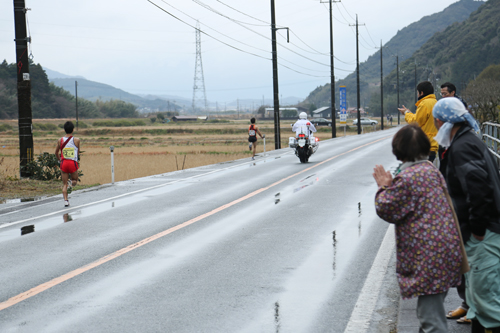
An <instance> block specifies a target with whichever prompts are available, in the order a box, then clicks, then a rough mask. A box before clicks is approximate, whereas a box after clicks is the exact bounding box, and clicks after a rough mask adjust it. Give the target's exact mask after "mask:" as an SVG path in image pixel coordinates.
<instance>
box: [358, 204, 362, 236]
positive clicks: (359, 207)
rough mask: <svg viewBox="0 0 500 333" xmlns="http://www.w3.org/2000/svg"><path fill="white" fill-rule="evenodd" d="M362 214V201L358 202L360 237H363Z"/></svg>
mask: <svg viewBox="0 0 500 333" xmlns="http://www.w3.org/2000/svg"><path fill="white" fill-rule="evenodd" d="M361 215H362V211H361V202H358V219H359V222H358V237H361V221H362V218H361Z"/></svg>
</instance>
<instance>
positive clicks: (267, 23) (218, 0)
mask: <svg viewBox="0 0 500 333" xmlns="http://www.w3.org/2000/svg"><path fill="white" fill-rule="evenodd" d="M216 1H217V2H219V3H221V4H223V5H224V6H226V7H229V8H231V9H232V10H234V11H236V12H238V13H240V14H243V15H245V16H248V17H250V18H253V19H254V20H257V21H259V22H262V23H265V24H266V25H271V23H269V22H266V21H263V20H261V19H258V18H256V17H253V16H251V15H248V14H247V13H244V12H242V11H240V10H238V9H236V8H233V7H231V6H229V5H227V4H225V3H224V2H222V1H220V0H216Z"/></svg>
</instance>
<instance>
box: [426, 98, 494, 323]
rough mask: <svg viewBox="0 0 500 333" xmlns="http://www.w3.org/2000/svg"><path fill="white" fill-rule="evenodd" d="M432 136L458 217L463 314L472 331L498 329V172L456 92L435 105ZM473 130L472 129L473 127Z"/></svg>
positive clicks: (474, 121)
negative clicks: (464, 267)
mask: <svg viewBox="0 0 500 333" xmlns="http://www.w3.org/2000/svg"><path fill="white" fill-rule="evenodd" d="M433 116H434V119H435V124H436V127H437V128H438V129H439V131H438V134H437V135H436V137H435V139H436V141H437V142H438V143H439V145H441V146H443V147H444V149H445V150H444V152H443V153H442V156H441V164H440V170H441V172H442V173H443V175H444V176H445V179H446V183H447V185H448V190H449V193H450V196H451V198H452V199H453V204H454V207H455V210H456V212H457V217H458V220H459V222H460V229H461V232H462V236H463V240H464V243H465V249H466V251H467V257H468V260H469V264H470V268H471V270H470V272H469V273H467V274H466V275H465V278H466V291H465V293H466V297H467V303H468V305H469V310H468V312H467V318H468V319H471V320H472V332H485V330H484V329H485V328H486V329H489V330H490V331H491V332H500V175H499V172H498V166H497V164H496V161H495V159H494V157H493V156H492V154H491V153H490V151H489V150H488V147H487V146H486V145H485V144H484V142H482V141H481V139H480V138H479V137H478V136H477V135H476V133H477V132H479V126H478V125H477V122H476V120H475V119H474V118H473V117H472V115H471V114H469V112H468V111H467V110H466V109H465V107H464V105H463V104H462V102H460V100H458V99H457V98H443V99H441V100H439V101H438V102H437V103H436V105H435V106H434V109H433ZM475 132H476V133H475Z"/></svg>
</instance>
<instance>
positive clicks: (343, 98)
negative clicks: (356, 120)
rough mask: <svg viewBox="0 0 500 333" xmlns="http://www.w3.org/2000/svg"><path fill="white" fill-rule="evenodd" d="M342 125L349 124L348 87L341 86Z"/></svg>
mask: <svg viewBox="0 0 500 333" xmlns="http://www.w3.org/2000/svg"><path fill="white" fill-rule="evenodd" d="M339 89H340V125H346V124H347V91H346V86H340V88H339Z"/></svg>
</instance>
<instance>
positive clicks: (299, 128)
mask: <svg viewBox="0 0 500 333" xmlns="http://www.w3.org/2000/svg"><path fill="white" fill-rule="evenodd" d="M292 131H294V132H295V136H296V137H298V136H299V134H305V135H306V136H307V137H309V135H311V133H313V132H316V127H314V125H313V124H312V123H311V122H310V121H309V120H307V113H305V112H301V113H300V114H299V120H297V121H296V122H295V124H293V127H292Z"/></svg>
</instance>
